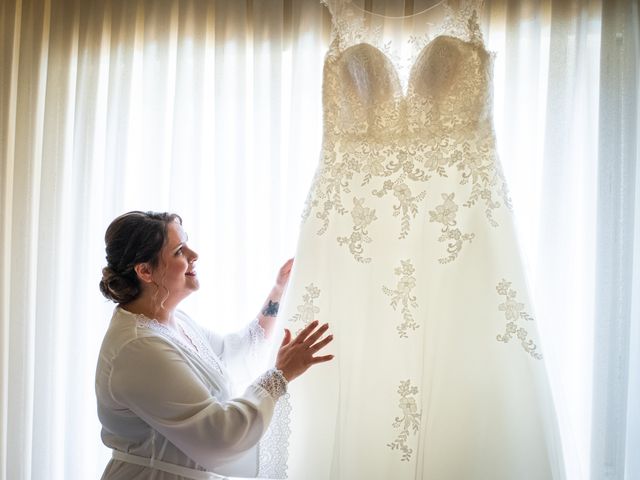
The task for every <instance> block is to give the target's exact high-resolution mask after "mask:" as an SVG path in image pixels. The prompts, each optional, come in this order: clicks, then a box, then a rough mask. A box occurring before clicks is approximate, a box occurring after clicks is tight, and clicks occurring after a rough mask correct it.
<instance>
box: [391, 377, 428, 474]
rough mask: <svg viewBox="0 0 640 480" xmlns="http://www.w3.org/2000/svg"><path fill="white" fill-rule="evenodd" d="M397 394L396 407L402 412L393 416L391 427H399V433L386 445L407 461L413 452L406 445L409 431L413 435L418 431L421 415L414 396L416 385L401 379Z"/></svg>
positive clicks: (416, 391)
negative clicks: (397, 415) (398, 397)
mask: <svg viewBox="0 0 640 480" xmlns="http://www.w3.org/2000/svg"><path fill="white" fill-rule="evenodd" d="M398 394H399V395H400V401H399V402H398V407H400V410H401V411H402V414H401V415H400V416H399V417H396V418H395V421H394V422H393V428H397V429H399V430H400V433H399V434H398V436H397V438H396V439H395V440H394V441H393V442H391V443H388V444H387V446H388V447H390V448H391V450H398V451H400V452H401V453H402V458H401V459H400V460H401V461H403V462H408V461H409V460H411V455H412V454H413V449H412V448H410V447H409V445H408V441H409V435H410V434H411V432H413V434H414V435H415V434H416V433H418V429H419V428H420V417H421V416H422V412H421V411H420V410H418V405H417V403H416V399H415V397H414V395H417V394H418V387H416V386H411V381H410V380H403V381H401V382H400V386H399V387H398Z"/></svg>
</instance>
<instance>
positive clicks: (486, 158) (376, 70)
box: [303, 0, 510, 263]
mask: <svg viewBox="0 0 640 480" xmlns="http://www.w3.org/2000/svg"><path fill="white" fill-rule="evenodd" d="M454 3H455V6H454ZM480 3H481V1H480V0H444V1H442V2H439V3H437V4H435V5H433V6H432V7H431V8H429V9H427V10H425V11H423V12H421V13H418V14H417V15H413V16H412V17H398V18H389V17H382V16H376V15H375V14H372V13H368V12H365V11H364V10H362V9H361V8H360V7H358V6H356V5H354V4H353V3H352V2H351V1H348V0H326V4H327V6H328V7H329V9H330V11H331V13H332V18H333V39H332V42H331V46H330V48H329V51H328V53H327V56H326V58H325V64H324V73H323V75H324V77H323V108H324V111H323V114H324V116H323V118H324V138H323V151H322V158H321V160H320V165H319V167H318V170H317V172H316V176H315V178H314V181H313V185H312V187H311V190H310V193H309V197H308V199H307V204H306V208H305V211H304V212H303V220H305V221H306V220H307V219H308V218H309V217H310V216H311V215H312V214H313V216H314V217H315V219H316V221H319V222H320V225H319V227H318V230H317V233H318V235H323V234H324V233H325V232H326V231H327V229H328V228H329V225H330V222H331V219H332V218H335V216H336V214H337V215H338V216H345V215H346V214H350V215H351V217H352V221H353V230H352V232H351V233H350V234H348V233H347V235H344V236H338V237H337V242H338V244H339V245H342V246H346V247H348V249H349V251H350V252H351V254H352V255H353V258H354V259H355V260H356V261H358V262H362V263H368V262H370V261H371V258H370V257H369V256H368V255H367V252H366V244H368V243H371V242H372V241H374V240H375V239H374V238H373V237H372V236H371V235H370V231H371V230H370V227H371V226H372V225H373V224H374V223H375V222H376V220H378V219H379V218H380V215H386V213H387V212H388V210H387V211H384V212H383V211H381V210H380V208H387V207H388V203H385V202H382V203H379V206H378V207H376V206H375V205H374V203H378V202H374V199H376V198H379V199H383V198H385V197H387V196H393V197H395V199H396V203H395V204H393V210H392V211H391V212H389V213H392V216H393V217H399V228H398V231H397V238H399V239H404V238H407V236H408V235H409V233H410V230H411V224H412V220H413V219H415V218H416V216H417V215H418V212H419V211H420V210H421V209H424V208H428V209H429V210H428V213H429V215H430V219H431V220H430V221H431V222H435V223H440V224H442V234H443V235H442V236H441V237H440V238H441V241H442V242H443V243H445V245H446V252H447V253H446V254H445V255H443V256H442V257H441V259H440V261H441V262H443V263H448V262H451V261H453V260H454V259H455V258H456V257H457V254H458V253H459V252H460V250H461V249H462V247H463V245H464V244H465V242H470V241H471V240H472V238H473V232H469V233H467V232H463V231H461V230H460V229H459V228H456V224H457V216H458V213H457V212H458V210H459V209H461V207H466V208H467V209H471V208H473V207H475V206H476V205H478V206H480V205H483V206H484V212H485V215H486V217H487V220H488V221H489V223H490V224H491V225H492V226H494V227H496V226H498V223H497V221H496V220H495V218H494V215H493V212H494V211H495V210H496V209H498V208H500V207H501V206H502V205H507V206H510V200H509V198H508V193H507V187H506V184H505V181H504V178H503V176H502V172H501V169H500V165H499V162H498V159H497V154H496V144H495V143H496V142H495V133H494V129H493V121H492V108H491V105H492V93H491V92H492V85H491V83H492V82H491V75H492V63H493V61H492V58H493V57H492V55H491V54H490V53H489V52H488V51H487V50H486V48H485V46H484V42H483V39H482V34H481V30H480V25H479V20H478V18H479V7H480ZM408 18H410V19H411V24H412V26H411V28H404V27H405V24H406V23H407V19H408ZM394 22H395V26H394ZM376 23H377V25H376ZM387 24H389V25H387ZM392 27H393V28H392ZM394 28H395V30H394ZM412 31H413V34H411V32H412ZM405 74H406V86H405V88H403V86H402V77H403V75H405ZM426 183H431V184H432V186H431V188H432V189H433V188H434V187H436V185H438V187H437V188H438V189H439V190H440V193H439V194H434V195H431V196H427V191H428V190H427V189H425V187H426V185H425V184H426ZM356 192H359V195H358V194H356ZM438 201H442V203H440V204H437V203H436V202H438ZM425 203H426V204H427V205H426V206H425ZM423 215H424V214H423Z"/></svg>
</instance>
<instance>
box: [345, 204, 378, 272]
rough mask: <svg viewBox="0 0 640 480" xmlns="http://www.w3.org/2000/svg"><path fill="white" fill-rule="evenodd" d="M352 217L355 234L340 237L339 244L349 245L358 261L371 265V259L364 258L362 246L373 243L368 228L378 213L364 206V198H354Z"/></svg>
mask: <svg viewBox="0 0 640 480" xmlns="http://www.w3.org/2000/svg"><path fill="white" fill-rule="evenodd" d="M351 217H353V232H351V235H349V236H348V237H338V244H339V245H347V246H348V247H349V251H350V252H351V253H352V254H353V257H354V258H355V259H356V260H357V261H359V262H362V263H369V262H370V261H371V258H368V257H367V258H364V257H363V256H362V252H364V247H363V245H362V244H363V242H364V243H370V242H371V238H370V237H369V232H368V231H367V227H368V226H369V225H370V224H371V222H373V221H374V220H375V219H376V211H375V210H373V209H371V208H367V207H365V206H364V198H355V197H354V198H353V209H352V210H351Z"/></svg>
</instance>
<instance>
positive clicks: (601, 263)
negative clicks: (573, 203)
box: [591, 1, 640, 479]
mask: <svg viewBox="0 0 640 480" xmlns="http://www.w3.org/2000/svg"><path fill="white" fill-rule="evenodd" d="M638 39H639V22H638V5H637V3H636V2H624V1H615V2H611V3H610V4H608V5H607V8H604V9H603V16H602V43H601V49H602V50H601V67H600V82H601V88H600V111H599V142H598V143H599V145H598V146H599V149H598V154H599V162H598V177H599V178H598V228H597V231H598V234H597V262H596V265H597V278H598V289H597V293H596V297H595V300H596V322H595V325H596V328H595V347H594V369H593V375H594V384H595V385H598V386H602V388H598V389H595V390H594V392H593V405H594V406H593V436H592V456H591V473H592V478H594V479H595V478H597V479H618V478H636V477H637V475H638V474H639V473H640V471H638V464H637V460H634V457H636V455H634V454H633V453H632V452H633V450H634V447H637V444H635V445H634V444H633V443H632V442H633V441H634V440H635V441H637V438H638V428H639V422H640V408H639V407H638V402H637V400H638V398H637V389H638V380H637V377H638V374H639V373H640V369H639V368H638V367H639V364H638V353H637V349H638V347H639V345H640V343H639V342H638V337H637V334H638V326H637V324H638V322H640V316H639V315H638V309H637V308H638V307H637V302H638V297H637V293H638V285H637V283H636V282H637V281H638V275H637V271H635V272H634V267H635V268H637V261H638V255H639V254H640V248H639V247H638V244H639V243H640V238H638V236H637V231H638V227H637V224H636V223H635V222H636V218H637V211H638V209H639V208H640V191H639V184H638V180H637V179H638V176H637V170H638V154H639V149H638V137H639V135H638V134H639V133H640V124H639V123H638V108H637V107H638V86H639V85H640V74H639V73H638V72H639V69H640V62H639V61H638V58H639V57H640V50H639V41H638ZM634 257H635V261H634ZM634 293H635V294H636V296H635V297H634V295H633V294H634ZM632 332H634V333H635V336H632V335H631V333H632ZM634 400H635V402H634ZM626 470H628V471H626Z"/></svg>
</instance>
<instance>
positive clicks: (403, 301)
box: [382, 260, 420, 338]
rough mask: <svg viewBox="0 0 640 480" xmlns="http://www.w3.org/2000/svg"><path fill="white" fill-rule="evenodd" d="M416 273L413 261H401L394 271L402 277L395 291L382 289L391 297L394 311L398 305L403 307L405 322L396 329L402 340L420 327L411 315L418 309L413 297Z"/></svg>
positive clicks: (387, 288) (415, 299)
mask: <svg viewBox="0 0 640 480" xmlns="http://www.w3.org/2000/svg"><path fill="white" fill-rule="evenodd" d="M415 271H416V269H415V268H414V267H413V265H412V263H411V260H401V261H400V266H399V267H398V268H396V269H395V270H394V273H395V274H396V275H397V276H398V277H400V279H399V280H398V284H397V286H396V288H395V290H392V289H390V288H389V287H385V286H383V287H382V291H383V292H384V293H385V294H386V295H388V296H390V297H391V306H392V307H393V309H394V310H396V309H397V308H398V305H402V308H401V312H402V319H403V322H402V323H401V324H400V325H398V326H397V327H396V329H397V330H398V335H400V338H408V334H407V332H408V331H409V330H416V329H417V328H418V327H420V325H419V324H418V322H416V320H415V318H413V314H412V313H411V309H416V308H418V302H417V297H416V296H415V295H412V290H413V289H414V288H415V287H416V278H415V276H414V274H415Z"/></svg>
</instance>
